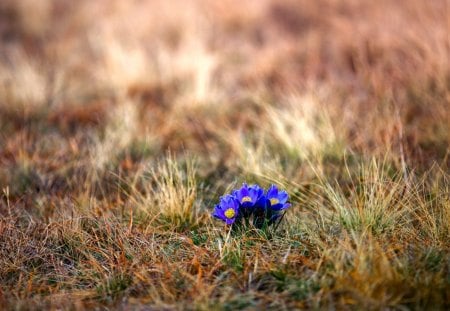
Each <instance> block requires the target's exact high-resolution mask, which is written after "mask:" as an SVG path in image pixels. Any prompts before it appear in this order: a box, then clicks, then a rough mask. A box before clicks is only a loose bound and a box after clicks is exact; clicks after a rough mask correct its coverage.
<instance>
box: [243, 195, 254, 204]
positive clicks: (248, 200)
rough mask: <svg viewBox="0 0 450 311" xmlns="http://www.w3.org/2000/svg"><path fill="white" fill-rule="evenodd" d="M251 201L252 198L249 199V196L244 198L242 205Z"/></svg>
mask: <svg viewBox="0 0 450 311" xmlns="http://www.w3.org/2000/svg"><path fill="white" fill-rule="evenodd" d="M251 201H252V198H251V197H249V196H246V197H243V198H242V200H241V203H244V202H251Z"/></svg>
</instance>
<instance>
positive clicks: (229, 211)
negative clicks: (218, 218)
mask: <svg viewBox="0 0 450 311" xmlns="http://www.w3.org/2000/svg"><path fill="white" fill-rule="evenodd" d="M234 215H236V212H235V211H234V209H232V208H229V209H227V210H226V211H225V217H226V218H228V219H231V218H233V217H234Z"/></svg>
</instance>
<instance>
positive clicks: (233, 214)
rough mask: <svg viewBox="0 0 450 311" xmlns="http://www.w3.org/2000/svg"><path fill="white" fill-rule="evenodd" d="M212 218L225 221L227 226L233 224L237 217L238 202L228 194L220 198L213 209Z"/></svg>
mask: <svg viewBox="0 0 450 311" xmlns="http://www.w3.org/2000/svg"><path fill="white" fill-rule="evenodd" d="M213 216H214V217H216V218H218V219H220V220H223V221H225V223H226V224H227V225H231V224H233V223H234V222H235V221H236V218H237V217H238V216H239V201H238V200H237V199H236V198H235V197H234V196H232V195H230V194H227V195H225V196H223V197H221V198H220V202H219V204H217V205H216V206H215V208H214V213H213Z"/></svg>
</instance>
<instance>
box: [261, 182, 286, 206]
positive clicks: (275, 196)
mask: <svg viewBox="0 0 450 311" xmlns="http://www.w3.org/2000/svg"><path fill="white" fill-rule="evenodd" d="M266 198H267V203H268V206H269V208H270V210H272V211H282V210H285V209H286V208H288V207H290V206H291V204H290V203H289V202H288V200H289V194H288V193H287V192H286V191H284V190H282V191H280V190H278V188H277V186H275V185H271V186H270V188H269V189H268V190H267V194H266Z"/></svg>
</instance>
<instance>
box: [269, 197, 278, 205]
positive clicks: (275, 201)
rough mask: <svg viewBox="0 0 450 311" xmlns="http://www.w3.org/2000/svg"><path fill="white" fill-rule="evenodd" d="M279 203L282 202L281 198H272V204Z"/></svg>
mask: <svg viewBox="0 0 450 311" xmlns="http://www.w3.org/2000/svg"><path fill="white" fill-rule="evenodd" d="M278 203H280V200H278V199H277V198H272V199H270V204H272V205H275V204H278Z"/></svg>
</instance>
